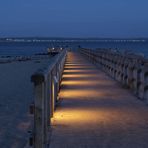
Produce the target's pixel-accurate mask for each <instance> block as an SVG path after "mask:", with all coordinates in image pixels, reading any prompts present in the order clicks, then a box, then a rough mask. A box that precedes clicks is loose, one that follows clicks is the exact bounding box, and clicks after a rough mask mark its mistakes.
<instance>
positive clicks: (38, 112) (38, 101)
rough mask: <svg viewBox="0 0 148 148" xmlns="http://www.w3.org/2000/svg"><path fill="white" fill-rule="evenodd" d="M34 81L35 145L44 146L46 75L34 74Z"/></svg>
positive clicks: (40, 147)
mask: <svg viewBox="0 0 148 148" xmlns="http://www.w3.org/2000/svg"><path fill="white" fill-rule="evenodd" d="M32 82H34V96H35V112H34V123H35V124H34V147H35V148H44V144H45V131H44V126H45V122H44V121H45V120H44V114H45V104H44V101H45V85H44V77H43V76H42V75H40V74H36V75H33V76H32Z"/></svg>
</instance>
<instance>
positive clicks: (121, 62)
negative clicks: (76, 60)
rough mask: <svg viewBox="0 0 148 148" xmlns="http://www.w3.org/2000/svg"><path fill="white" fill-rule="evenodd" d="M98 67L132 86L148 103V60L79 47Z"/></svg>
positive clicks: (128, 86) (135, 92) (110, 51)
mask: <svg viewBox="0 0 148 148" xmlns="http://www.w3.org/2000/svg"><path fill="white" fill-rule="evenodd" d="M79 51H80V52H81V53H82V54H83V55H84V56H85V57H86V58H87V59H89V60H90V61H91V62H93V63H94V64H95V65H96V66H97V67H99V68H100V69H102V70H103V71H104V72H106V73H107V74H108V75H110V76H111V77H112V78H114V79H115V80H117V81H119V82H120V83H122V84H123V86H126V87H127V88H130V89H131V90H132V91H133V93H134V94H135V95H136V96H137V97H138V98H140V99H142V100H144V101H145V102H146V103H147V104H148V60H147V59H145V58H144V57H142V56H140V55H135V54H125V53H124V54H123V53H119V52H117V51H113V50H109V49H108V50H107V49H98V50H92V49H83V48H82V49H79Z"/></svg>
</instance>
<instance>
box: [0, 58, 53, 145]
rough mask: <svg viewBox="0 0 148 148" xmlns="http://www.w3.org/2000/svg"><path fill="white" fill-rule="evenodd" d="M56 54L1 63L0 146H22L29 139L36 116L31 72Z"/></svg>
mask: <svg viewBox="0 0 148 148" xmlns="http://www.w3.org/2000/svg"><path fill="white" fill-rule="evenodd" d="M52 60H53V58H47V57H46V58H45V59H44V58H42V59H40V58H37V59H34V60H30V61H11V62H9V63H5V64H2V63H1V64H0V147H1V148H22V147H24V146H25V145H26V143H27V140H28V136H29V134H28V132H27V131H28V130H30V126H31V122H32V119H33V117H32V116H30V115H29V106H30V104H31V103H32V102H33V84H32V83H31V82H30V76H31V75H32V74H33V73H34V72H35V71H36V70H37V69H39V68H43V67H47V66H48V65H50V63H51V61H52Z"/></svg>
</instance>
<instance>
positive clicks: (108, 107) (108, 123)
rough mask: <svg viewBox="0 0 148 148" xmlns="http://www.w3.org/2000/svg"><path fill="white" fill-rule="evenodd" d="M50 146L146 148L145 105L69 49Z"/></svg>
mask: <svg viewBox="0 0 148 148" xmlns="http://www.w3.org/2000/svg"><path fill="white" fill-rule="evenodd" d="M59 96H60V99H61V101H60V102H59V105H58V107H57V109H56V111H55V114H54V117H53V119H52V123H51V131H50V132H51V135H50V148H148V106H146V105H145V104H144V103H143V102H142V101H140V100H138V99H137V98H136V97H134V96H133V95H132V93H131V92H130V91H128V90H126V89H123V88H122V87H121V85H119V84H118V83H117V82H116V81H114V80H112V79H111V78H109V77H108V76H107V75H106V74H105V73H103V72H101V71H100V70H99V69H97V68H96V67H95V66H94V65H93V64H91V63H90V62H88V60H86V59H85V58H83V56H81V55H80V54H79V53H76V52H68V56H67V61H66V64H65V69H64V73H63V80H62V84H61V91H60V94H59Z"/></svg>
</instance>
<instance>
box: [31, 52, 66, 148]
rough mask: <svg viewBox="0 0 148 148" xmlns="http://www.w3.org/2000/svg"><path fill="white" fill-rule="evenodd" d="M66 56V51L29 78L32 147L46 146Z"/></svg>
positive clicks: (43, 147)
mask: <svg viewBox="0 0 148 148" xmlns="http://www.w3.org/2000/svg"><path fill="white" fill-rule="evenodd" d="M66 54H67V51H66V50H63V51H62V52H61V53H59V54H58V55H57V56H56V57H55V61H54V63H52V64H51V65H50V66H49V67H48V68H47V69H42V70H38V71H37V72H36V73H34V74H33V75H32V76H31V82H33V84H34V130H33V146H34V147H35V148H45V147H46V146H47V144H48V140H49V137H48V130H49V126H50V119H51V117H52V116H53V113H54V110H55V104H56V102H57V101H58V92H59V88H60V82H61V79H62V73H63V69H64V63H65V59H66Z"/></svg>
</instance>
